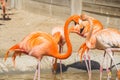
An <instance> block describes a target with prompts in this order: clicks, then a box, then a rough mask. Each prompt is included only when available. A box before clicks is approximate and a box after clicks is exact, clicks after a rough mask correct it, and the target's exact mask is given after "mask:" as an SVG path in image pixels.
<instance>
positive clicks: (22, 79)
mask: <svg viewBox="0 0 120 80" xmlns="http://www.w3.org/2000/svg"><path fill="white" fill-rule="evenodd" d="M33 75H34V73H17V74H13V73H12V74H1V75H0V80H33ZM41 80H88V75H87V72H86V71H80V72H73V71H72V72H71V71H68V72H64V73H63V74H62V78H61V77H60V74H57V75H56V76H55V75H52V74H51V73H45V72H44V73H41ZM92 80H99V71H93V72H92ZM102 80H107V76H106V72H104V74H103V79H102ZM111 80H115V73H114V72H113V75H112V79H111Z"/></svg>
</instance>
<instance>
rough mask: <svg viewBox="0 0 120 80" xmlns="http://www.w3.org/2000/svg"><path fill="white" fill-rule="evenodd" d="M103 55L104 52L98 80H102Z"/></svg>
mask: <svg viewBox="0 0 120 80" xmlns="http://www.w3.org/2000/svg"><path fill="white" fill-rule="evenodd" d="M105 55H106V51H105V52H104V56H103V59H102V64H101V66H100V80H102V72H103V63H104V60H105Z"/></svg>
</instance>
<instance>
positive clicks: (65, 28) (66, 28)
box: [56, 16, 74, 59]
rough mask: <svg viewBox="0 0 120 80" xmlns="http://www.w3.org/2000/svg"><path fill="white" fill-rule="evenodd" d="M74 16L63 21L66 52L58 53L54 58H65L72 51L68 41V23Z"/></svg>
mask: <svg viewBox="0 0 120 80" xmlns="http://www.w3.org/2000/svg"><path fill="white" fill-rule="evenodd" d="M73 17H74V16H71V17H70V18H69V19H68V20H67V21H66V23H65V26H64V35H65V41H66V44H67V52H66V53H62V54H61V53H58V54H57V56H56V58H59V59H66V58H68V57H69V56H70V55H71V53H72V45H71V43H70V39H69V31H68V25H69V23H70V22H71V21H72V19H73Z"/></svg>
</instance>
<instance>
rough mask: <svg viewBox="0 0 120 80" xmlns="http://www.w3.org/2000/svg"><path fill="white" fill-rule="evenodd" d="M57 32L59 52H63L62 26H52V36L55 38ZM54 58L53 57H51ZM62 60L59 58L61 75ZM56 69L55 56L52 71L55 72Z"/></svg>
mask: <svg viewBox="0 0 120 80" xmlns="http://www.w3.org/2000/svg"><path fill="white" fill-rule="evenodd" d="M57 33H60V38H59V39H60V40H59V41H58V46H59V52H60V53H62V52H63V46H64V44H65V37H64V29H63V27H54V28H53V29H52V35H53V37H54V38H56V36H57ZM53 60H54V59H53ZM61 64H62V62H61V60H60V73H61V76H62V65H61ZM56 69H57V58H55V61H54V63H53V69H52V70H53V73H56Z"/></svg>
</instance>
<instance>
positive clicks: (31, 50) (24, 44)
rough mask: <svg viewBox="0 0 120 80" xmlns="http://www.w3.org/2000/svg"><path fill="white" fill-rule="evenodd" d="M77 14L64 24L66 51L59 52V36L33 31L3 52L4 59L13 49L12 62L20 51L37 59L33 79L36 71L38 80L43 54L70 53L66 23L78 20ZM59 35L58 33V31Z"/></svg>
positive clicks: (64, 56) (62, 56)
mask: <svg viewBox="0 0 120 80" xmlns="http://www.w3.org/2000/svg"><path fill="white" fill-rule="evenodd" d="M79 17H80V16H79V15H73V16H70V17H69V18H68V19H67V20H66V22H65V26H64V36H65V41H66V45H67V48H68V49H67V52H66V53H62V54H61V53H59V49H58V46H57V45H58V44H57V43H58V40H59V38H60V37H56V38H53V37H52V35H50V34H47V33H45V32H33V33H31V34H29V35H28V36H26V37H25V38H24V39H23V40H22V41H21V42H20V43H18V44H16V45H14V46H12V47H11V48H10V49H9V50H8V51H7V53H6V54H5V61H6V59H7V57H8V55H9V53H10V52H11V51H14V54H13V56H12V58H13V62H14V63H15V58H16V56H17V55H21V53H24V54H27V55H30V56H33V57H35V58H37V59H38V68H37V69H36V72H35V76H34V80H35V79H36V75H37V73H38V80H40V61H41V59H42V57H43V56H52V57H55V58H58V59H66V58H68V57H69V56H70V55H71V53H72V45H71V43H70V40H69V32H68V25H69V23H70V22H71V21H74V22H76V23H77V22H78V18H79ZM58 35H60V33H58Z"/></svg>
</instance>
